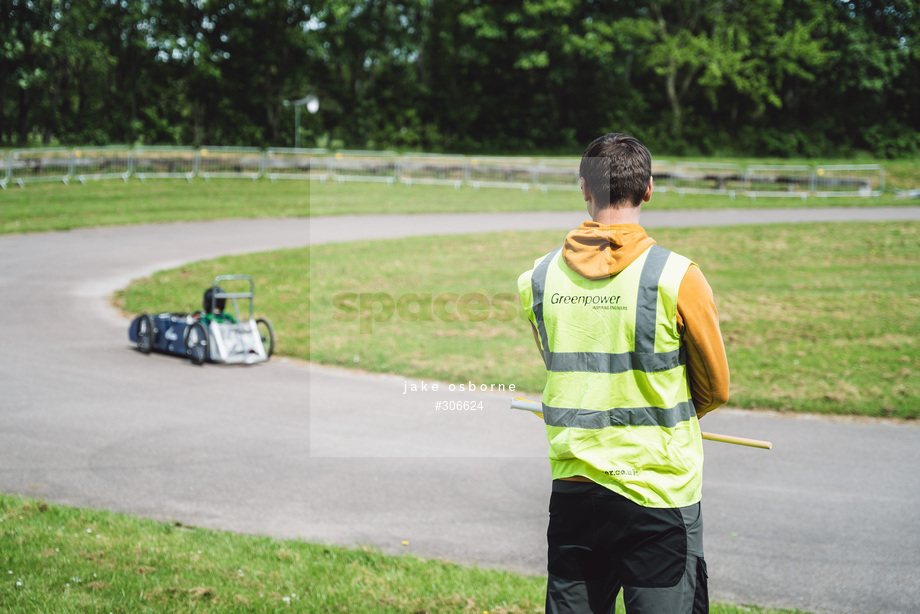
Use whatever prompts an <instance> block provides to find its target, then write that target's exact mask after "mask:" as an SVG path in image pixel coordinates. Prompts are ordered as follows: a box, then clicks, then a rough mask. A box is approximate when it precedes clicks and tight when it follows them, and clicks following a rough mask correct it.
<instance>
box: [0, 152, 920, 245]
mask: <svg viewBox="0 0 920 614" xmlns="http://www.w3.org/2000/svg"><path fill="white" fill-rule="evenodd" d="M734 162H736V163H739V164H748V163H754V162H757V163H782V162H779V161H776V160H772V161H771V160H743V161H734ZM826 162H827V161H822V163H826ZM785 163H786V164H791V163H805V164H813V162H812V161H808V160H804V161H792V160H789V161H786V162H785ZM885 168H886V173H887V177H888V183H889V185H897V186H898V187H901V188H905V189H906V188H915V187H920V162H918V161H894V162H886V164H885ZM916 202H917V201H911V200H906V199H897V198H895V196H894V194H893V193H891V192H888V193H886V194H884V195H883V196H881V197H880V198H877V199H876V198H852V197H841V198H830V199H823V198H809V199H807V200H804V201H803V200H802V199H801V198H773V197H771V198H758V199H756V200H751V199H749V198H745V197H740V196H739V197H737V198H735V199H731V198H729V197H727V196H721V195H714V196H709V195H686V196H681V195H678V194H676V193H665V192H663V191H661V190H659V191H658V192H657V193H656V195H655V199H654V206H655V208H656V209H663V210H669V209H720V208H721V209H724V208H755V207H826V206H835V207H873V206H906V205H911V204H916ZM580 206H581V201H580V200H579V195H578V193H577V191H576V192H570V191H550V192H547V193H541V192H539V191H534V190H531V191H528V192H522V191H521V190H516V189H500V188H483V189H481V190H474V189H473V188H471V187H463V188H460V189H454V188H452V187H449V186H425V185H414V186H412V187H406V186H405V185H402V184H397V185H393V186H387V185H385V184H379V183H360V182H346V183H344V184H342V185H340V184H339V183H338V182H332V181H330V182H326V183H320V182H318V181H313V182H310V181H291V180H287V181H277V182H275V183H272V182H270V181H268V180H265V179H262V180H260V181H258V182H252V181H250V180H246V179H215V180H212V181H210V182H206V181H204V180H202V179H195V180H193V181H192V182H187V181H185V180H184V179H151V180H148V181H147V182H145V183H141V182H140V181H138V180H136V179H134V180H131V181H129V182H128V183H124V182H122V181H120V180H116V179H112V180H102V181H92V182H88V183H87V184H86V185H81V184H79V183H72V184H71V185H64V184H62V183H39V184H28V185H27V186H26V188H25V189H20V188H18V187H15V186H10V187H8V189H6V190H4V191H2V192H0V234H9V233H21V232H42V231H48V230H70V229H73V228H82V227H87V226H111V225H119V224H145V223H158V222H176V221H187V220H211V219H221V218H247V217H292V216H307V215H340V214H365V213H423V212H441V211H450V212H471V211H571V210H572V209H573V208H578V207H580Z"/></svg>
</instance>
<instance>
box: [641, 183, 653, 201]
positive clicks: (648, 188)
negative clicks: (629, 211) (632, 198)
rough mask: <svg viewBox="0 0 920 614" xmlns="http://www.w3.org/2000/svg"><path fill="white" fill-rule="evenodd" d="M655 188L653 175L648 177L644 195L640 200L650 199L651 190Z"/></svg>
mask: <svg viewBox="0 0 920 614" xmlns="http://www.w3.org/2000/svg"><path fill="white" fill-rule="evenodd" d="M654 190H655V179H654V178H653V177H649V178H648V187H647V188H646V189H645V195H644V196H642V202H644V203H647V202H648V201H650V200H652V192H653V191H654Z"/></svg>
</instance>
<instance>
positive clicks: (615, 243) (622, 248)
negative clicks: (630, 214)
mask: <svg viewBox="0 0 920 614" xmlns="http://www.w3.org/2000/svg"><path fill="white" fill-rule="evenodd" d="M654 244H655V240H654V239H652V238H651V237H650V236H648V235H647V234H646V232H645V229H644V228H642V226H640V225H638V224H612V225H609V226H605V225H603V224H598V223H597V222H591V221H588V222H584V223H582V225H581V226H579V227H578V228H576V229H575V230H573V231H572V232H570V233H569V234H568V236H566V238H565V245H563V247H562V257H563V258H564V259H565V263H566V264H567V265H568V266H569V268H570V269H572V270H573V271H575V272H576V273H578V274H579V275H581V276H582V277H586V278H588V279H604V278H605V277H611V276H613V275H616V274H617V273H619V272H620V271H622V270H623V269H625V268H626V267H627V266H628V265H629V264H630V263H631V262H633V261H634V260H635V259H636V258H638V257H639V256H641V255H642V253H643V252H645V250H647V249H648V248H649V247H651V246H652V245H654Z"/></svg>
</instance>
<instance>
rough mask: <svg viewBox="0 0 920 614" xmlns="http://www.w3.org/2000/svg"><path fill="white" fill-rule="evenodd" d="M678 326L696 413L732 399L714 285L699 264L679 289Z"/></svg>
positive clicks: (699, 414)
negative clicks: (710, 283)
mask: <svg viewBox="0 0 920 614" xmlns="http://www.w3.org/2000/svg"><path fill="white" fill-rule="evenodd" d="M677 326H678V330H680V331H681V334H682V336H683V342H684V346H685V348H686V350H687V374H688V376H689V379H690V394H691V396H692V398H693V403H694V405H695V406H696V414H697V416H699V417H702V416H703V415H704V414H706V413H707V412H710V411H712V410H714V409H716V408H717V407H721V406H722V405H724V404H725V403H726V402H728V387H729V373H728V359H727V358H726V356H725V345H724V344H723V342H722V332H721V330H720V329H719V313H718V311H716V305H715V302H714V300H713V296H712V288H710V287H709V283H708V282H707V281H706V278H705V277H703V272H702V271H700V269H699V267H697V266H696V265H691V266H690V268H688V269H687V272H686V274H685V275H684V278H683V280H682V281H681V284H680V289H679V290H678V293H677Z"/></svg>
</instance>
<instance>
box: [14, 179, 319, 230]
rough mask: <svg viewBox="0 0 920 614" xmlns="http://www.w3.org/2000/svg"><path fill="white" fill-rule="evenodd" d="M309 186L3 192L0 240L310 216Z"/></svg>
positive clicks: (171, 184)
mask: <svg viewBox="0 0 920 614" xmlns="http://www.w3.org/2000/svg"><path fill="white" fill-rule="evenodd" d="M310 188H311V183H310V182H309V181H279V182H277V183H274V184H272V183H271V182H269V181H261V182H252V181H247V180H243V179H239V180H229V179H223V180H214V181H209V182H206V181H203V180H200V179H199V180H195V181H193V182H191V183H189V182H187V181H185V180H183V179H159V180H149V181H147V182H145V183H141V182H140V181H137V180H132V181H129V182H128V183H125V182H123V181H120V180H107V181H93V182H89V183H87V184H86V185H81V184H79V183H76V184H71V185H64V184H59V183H53V184H52V183H40V184H29V185H28V186H27V187H26V188H25V189H19V188H18V187H9V188H8V189H7V190H5V191H3V192H0V234H10V233H21V232H44V231H48V230H71V229H74V228H85V227H90V226H115V225H125V224H149V223H161V222H182V221H191V220H214V219H224V218H254V217H297V216H306V215H309V201H310Z"/></svg>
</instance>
